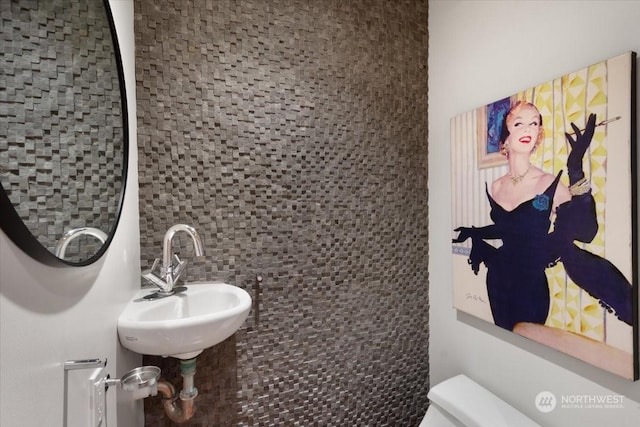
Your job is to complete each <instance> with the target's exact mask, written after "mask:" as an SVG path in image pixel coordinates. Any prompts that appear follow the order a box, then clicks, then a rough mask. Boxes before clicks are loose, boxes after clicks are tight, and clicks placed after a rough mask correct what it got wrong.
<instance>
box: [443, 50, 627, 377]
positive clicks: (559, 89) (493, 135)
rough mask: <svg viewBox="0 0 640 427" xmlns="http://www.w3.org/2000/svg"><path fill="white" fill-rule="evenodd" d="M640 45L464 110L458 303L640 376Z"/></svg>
mask: <svg viewBox="0 0 640 427" xmlns="http://www.w3.org/2000/svg"><path fill="white" fill-rule="evenodd" d="M635 63H636V54H635V53H634V52H628V53H625V54H623V55H620V56H617V57H614V58H610V59H608V60H605V61H601V62H599V63H596V64H593V65H591V66H589V67H586V68H583V69H581V70H578V71H576V72H573V73H569V74H566V75H564V76H562V77H559V78H557V79H554V80H551V81H548V82H545V83H542V84H539V85H537V86H534V87H531V88H528V89H525V90H523V91H520V92H518V93H516V94H513V95H510V96H508V97H503V98H501V99H499V100H496V101H492V102H490V103H489V104H487V105H484V106H482V107H480V108H478V109H476V110H473V111H469V112H467V113H464V114H460V115H458V116H456V117H454V118H452V119H451V150H452V151H451V161H452V165H451V171H452V224H453V230H452V254H453V291H454V307H455V308H456V309H458V310H460V311H464V312H466V313H469V314H471V315H474V316H476V317H479V318H481V319H484V320H486V321H488V322H491V323H494V324H496V325H497V326H500V327H502V328H505V329H507V330H510V331H512V332H514V333H516V334H519V335H522V336H524V337H527V338H529V339H532V340H534V341H537V342H539V343H541V344H544V345H547V346H549V347H552V348H554V349H556V350H559V351H561V352H564V353H566V354H569V355H571V356H574V357H576V358H578V359H581V360H583V361H585V362H588V363H591V364H593V365H595V366H598V367H600V368H602V369H605V370H607V371H610V372H613V373H615V374H617V375H620V376H622V377H624V378H628V379H633V380H637V379H638V375H639V372H638V371H639V369H638V338H637V337H638V333H637V329H638V277H637V276H638V273H637V270H638V268H637V267H638V266H637V255H638V254H637V208H636V202H637V188H636V179H637V172H636V164H637V160H636V155H637V149H636V135H635V133H636V132H635V130H636V116H635V114H636V109H635V104H636V88H635V81H636V80H635Z"/></svg>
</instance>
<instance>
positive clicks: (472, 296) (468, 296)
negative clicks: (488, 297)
mask: <svg viewBox="0 0 640 427" xmlns="http://www.w3.org/2000/svg"><path fill="white" fill-rule="evenodd" d="M465 299H467V300H472V301H477V302H482V303H485V304H486V303H487V302H486V301H485V300H484V298H482V297H481V296H480V295H478V294H472V293H471V292H467V294H466V295H465Z"/></svg>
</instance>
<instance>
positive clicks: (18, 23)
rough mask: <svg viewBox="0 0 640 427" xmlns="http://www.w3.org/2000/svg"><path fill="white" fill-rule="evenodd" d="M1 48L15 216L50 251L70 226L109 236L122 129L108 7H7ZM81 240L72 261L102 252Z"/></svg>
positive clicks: (68, 0) (2, 150)
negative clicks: (96, 229)
mask: <svg viewBox="0 0 640 427" xmlns="http://www.w3.org/2000/svg"><path fill="white" fill-rule="evenodd" d="M0 43H1V45H2V55H0V82H1V83H0V168H1V169H2V172H1V173H0V181H1V182H2V186H3V188H4V189H5V190H6V191H7V192H8V195H9V198H10V200H11V201H12V202H13V204H14V206H16V207H17V212H18V215H19V216H20V217H21V218H22V220H23V221H24V222H25V223H26V224H27V225H28V227H29V229H30V230H32V232H33V233H34V234H35V235H37V236H38V238H39V240H40V242H41V243H42V244H43V245H44V246H45V247H47V248H48V249H49V250H50V251H51V252H53V251H54V249H55V247H56V244H57V242H58V240H59V239H60V238H61V237H62V235H63V234H64V233H65V232H66V231H68V230H70V229H72V228H76V227H86V226H90V227H96V228H99V229H101V230H102V231H105V232H108V231H109V230H110V229H111V228H112V226H113V221H114V219H115V214H116V211H117V207H118V202H119V199H120V189H121V183H120V180H119V179H112V178H113V177H120V176H121V170H122V164H123V156H122V147H123V145H122V141H123V139H124V131H123V127H122V118H121V113H122V110H121V104H120V102H121V98H120V86H119V82H118V73H117V65H116V60H115V56H114V49H113V44H112V40H111V33H110V29H109V24H108V21H107V17H106V14H105V9H104V5H103V3H102V0H97V1H90V2H86V1H84V2H77V1H75V0H56V1H55V2H49V1H35V0H12V1H2V2H0ZM82 239H83V238H81V239H76V241H75V242H73V243H72V244H71V245H70V246H69V248H68V251H67V257H66V258H67V259H69V260H72V261H76V262H78V261H82V260H84V259H86V258H88V257H89V256H90V255H91V254H93V253H95V252H97V251H98V250H99V249H100V246H99V245H97V243H98V242H97V241H96V240H95V239H93V238H89V239H87V240H86V242H85V245H84V246H82V250H83V252H81V253H78V248H77V245H76V244H77V243H78V242H80V241H81V240H82ZM87 254H89V255H87Z"/></svg>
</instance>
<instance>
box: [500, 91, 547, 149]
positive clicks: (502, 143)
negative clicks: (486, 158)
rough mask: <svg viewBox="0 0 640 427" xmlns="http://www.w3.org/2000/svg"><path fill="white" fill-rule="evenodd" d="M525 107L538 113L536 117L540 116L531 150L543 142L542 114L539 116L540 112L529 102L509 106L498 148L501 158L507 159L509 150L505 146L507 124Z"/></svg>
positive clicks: (507, 131) (507, 132)
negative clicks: (536, 134)
mask: <svg viewBox="0 0 640 427" xmlns="http://www.w3.org/2000/svg"><path fill="white" fill-rule="evenodd" d="M526 107H531V108H533V109H534V110H536V111H537V112H538V115H539V116H540V123H539V126H540V128H539V130H538V138H536V142H535V144H534V146H533V149H534V150H535V149H536V148H537V147H538V145H540V144H541V143H542V141H543V140H544V127H543V126H542V114H540V111H539V110H538V108H537V107H536V106H535V105H533V104H532V103H530V102H527V101H517V102H516V103H515V104H513V105H512V106H511V108H510V109H509V111H508V112H507V114H505V116H504V120H503V122H502V130H501V132H500V145H499V148H500V154H502V155H503V156H506V157H509V150H508V146H507V145H506V142H507V137H508V136H509V129H508V128H507V122H508V121H510V120H511V119H512V118H513V115H514V114H516V113H517V112H518V111H520V110H522V109H523V108H526Z"/></svg>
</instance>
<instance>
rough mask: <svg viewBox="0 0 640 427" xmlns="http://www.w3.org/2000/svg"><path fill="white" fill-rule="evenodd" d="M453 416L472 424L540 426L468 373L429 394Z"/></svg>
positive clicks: (480, 426)
mask: <svg viewBox="0 0 640 427" xmlns="http://www.w3.org/2000/svg"><path fill="white" fill-rule="evenodd" d="M427 396H428V397H429V399H430V400H431V403H432V404H434V403H435V404H436V405H438V406H439V407H440V408H442V409H443V410H445V411H447V412H448V413H449V414H450V415H451V416H453V417H455V418H456V419H458V420H459V421H460V422H462V423H463V424H464V425H465V426H469V427H502V426H504V427H512V426H518V427H540V425H539V424H537V423H535V422H534V421H533V420H531V418H529V417H527V416H526V415H524V414H523V413H522V412H520V411H518V410H517V409H516V408H514V407H513V406H511V405H509V404H508V403H507V402H505V401H504V400H502V399H500V398H499V397H498V396H496V395H495V394H493V393H491V392H490V391H489V390H487V389H486V388H484V387H482V386H481V385H479V384H478V383H476V382H475V381H473V380H472V379H471V378H469V377H467V376H466V375H457V376H455V377H453V378H450V379H448V380H446V381H443V382H441V383H440V384H438V385H436V386H434V387H432V388H431V390H430V391H429V394H428V395H427Z"/></svg>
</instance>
